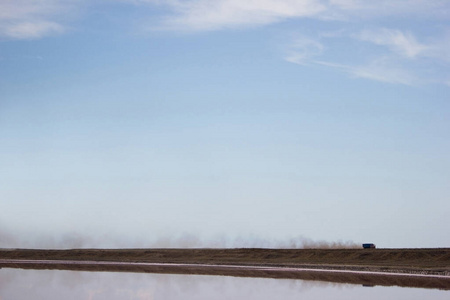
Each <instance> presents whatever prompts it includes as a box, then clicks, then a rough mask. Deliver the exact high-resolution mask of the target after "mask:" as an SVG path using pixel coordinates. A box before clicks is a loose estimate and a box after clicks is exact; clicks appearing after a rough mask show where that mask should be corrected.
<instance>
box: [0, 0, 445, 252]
mask: <svg viewBox="0 0 450 300" xmlns="http://www.w3.org/2000/svg"><path fill="white" fill-rule="evenodd" d="M449 16H450V3H449V2H447V1H441V0H428V1H425V0H413V1H403V0H391V1H387V0H386V1H385V0H382V1H377V2H376V3H372V2H370V1H362V0H327V1H325V0H298V1H292V0H278V1H275V0H265V1H244V2H242V1H236V0H213V1H210V0H188V1H178V0H175V1H166V0H161V1H153V0H111V1H100V0H89V1H88V0H86V1H75V0H64V1H59V0H58V1H57V0H42V1H38V2H35V1H31V0H16V1H5V0H0V248H7V247H32V246H33V245H35V246H39V247H40V245H41V246H46V245H48V246H49V247H58V245H82V246H83V247H85V246H86V245H87V246H86V247H109V246H111V247H114V245H118V246H120V247H127V245H128V247H135V246H136V247H145V246H146V245H154V244H155V243H160V244H166V245H177V244H179V245H184V244H187V245H213V244H217V245H231V246H233V245H237V246H239V245H243V246H245V245H263V246H264V245H272V244H275V245H288V244H289V243H291V241H296V240H297V244H295V242H293V243H294V245H299V246H301V245H302V241H310V242H311V243H323V244H324V245H326V244H333V243H343V244H353V243H354V244H358V245H359V243H363V242H371V243H375V244H377V246H379V247H383V248H422V247H426V248H428V247H450V236H449V234H448V228H449V227H450V221H449V218H448V216H449V215H450V201H449V199H450V198H449V197H450V184H449V183H450V171H449V170H450V155H449V153H450V73H449V66H450V54H449V53H450V51H449V49H450V26H449ZM134 245H135V246H134ZM63 247H65V246H63ZM69 247H71V246H69Z"/></svg>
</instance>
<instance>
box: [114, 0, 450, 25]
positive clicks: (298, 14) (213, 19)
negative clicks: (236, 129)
mask: <svg viewBox="0 0 450 300" xmlns="http://www.w3.org/2000/svg"><path fill="white" fill-rule="evenodd" d="M121 1H127V2H130V3H149V4H163V5H166V6H167V7H168V8H169V9H170V12H169V13H168V14H167V15H166V16H165V18H164V21H163V23H162V24H160V25H161V26H160V29H161V28H163V29H169V30H183V31H185V30H190V31H208V30H221V29H228V28H242V27H249V26H261V25H268V24H272V23H276V22H281V21H284V20H287V19H292V18H315V19H335V20H342V19H347V20H351V21H353V20H354V19H361V18H373V17H377V16H393V15H401V16H403V17H404V16H413V17H417V16H421V17H443V18H448V14H449V13H450V5H449V3H448V1H445V0H378V1H367V0H246V1H243V0H121Z"/></svg>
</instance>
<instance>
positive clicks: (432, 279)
mask: <svg viewBox="0 0 450 300" xmlns="http://www.w3.org/2000/svg"><path fill="white" fill-rule="evenodd" d="M10 262H11V263H8V264H6V263H5V260H3V262H2V261H1V260H0V265H2V266H3V267H7V268H17V269H53V270H72V271H98V272H100V271H101V272H104V271H107V272H131V273H155V274H184V275H220V276H231V277H254V278H274V279H300V280H307V281H322V282H330V283H346V284H356V285H365V286H399V287H410V288H412V287H417V288H428V289H440V290H450V276H448V275H422V274H407V273H383V272H376V271H357V270H345V269H328V270H327V269H301V268H289V267H262V266H242V265H241V266H236V265H234V266H233V265H204V264H202V265H201V264H164V263H124V262H119V263H118V262H88V261H78V262H76V261H75V262H74V263H73V264H69V263H67V262H68V261H59V262H58V261H52V263H44V262H42V263H32V261H31V260H30V261H27V263H24V261H23V260H22V263H21V262H20V261H19V260H14V261H13V260H10Z"/></svg>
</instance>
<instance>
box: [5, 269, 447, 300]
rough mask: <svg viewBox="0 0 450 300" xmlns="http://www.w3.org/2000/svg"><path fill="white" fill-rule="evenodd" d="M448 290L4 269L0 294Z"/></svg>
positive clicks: (127, 297) (150, 299)
mask: <svg viewBox="0 0 450 300" xmlns="http://www.w3.org/2000/svg"><path fill="white" fill-rule="evenodd" d="M449 296H450V292H449V291H442V290H427V289H410V288H392V287H372V288H368V287H363V286H361V285H351V284H336V283H325V282H319V281H303V280H292V279H262V278H236V277H225V276H199V275H167V274H141V273H112V272H77V271H50V270H20V269H5V268H3V269H1V270H0V300H6V299H15V300H22V299H23V300H24V299H33V300H40V299H42V300H43V299H45V300H53V299H55V300H56V299H58V300H59V299H65V300H72V299H81V300H103V299H108V300H115V299H121V300H160V299H183V300H189V299H197V300H198V299H259V300H260V299H302V300H307V299H334V300H335V299H336V300H339V299H358V298H360V299H369V300H370V299H377V300H378V299H408V300H413V299H431V300H433V299H442V300H443V299H448V298H449Z"/></svg>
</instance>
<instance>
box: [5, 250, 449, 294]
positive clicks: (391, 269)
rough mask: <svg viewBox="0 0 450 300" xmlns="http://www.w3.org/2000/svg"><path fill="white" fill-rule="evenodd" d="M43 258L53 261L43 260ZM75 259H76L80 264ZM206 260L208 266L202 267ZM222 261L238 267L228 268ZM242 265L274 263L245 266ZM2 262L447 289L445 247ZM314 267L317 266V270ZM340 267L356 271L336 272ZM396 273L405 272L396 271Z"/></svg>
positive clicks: (26, 255)
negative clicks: (423, 275) (422, 275)
mask: <svg viewBox="0 0 450 300" xmlns="http://www.w3.org/2000/svg"><path fill="white" fill-rule="evenodd" d="M8 260H9V261H8ZM20 261H22V262H23V263H21V262H20ZM43 261H52V262H51V263H45V262H43ZM55 261H56V262H55ZM58 261H60V263H59V262H58ZM68 261H71V262H72V263H69V262H68ZM25 262H26V263H25ZM73 262H75V263H73ZM76 262H79V264H77V263H76ZM96 262H117V264H109V263H108V264H99V263H96ZM127 262H130V263H153V264H189V265H184V266H183V265H146V266H144V265H131V264H128V265H127V264H126V263H127ZM124 263H125V264H124ZM205 264H206V265H208V266H206V267H205V266H203V265H205ZM227 266H242V267H238V268H235V267H233V268H232V267H227ZM244 266H249V267H274V268H267V269H261V268H245V267H244ZM1 267H5V268H21V269H56V270H78V271H108V272H145V273H170V274H198V275H225V276H239V277H266V278H285V279H302V280H319V281H328V282H336V283H351V284H362V285H385V286H390V285H396V286H403V287H421V288H434V289H436V288H437V289H444V290H449V289H450V248H441V249H249V248H244V249H72V250H36V249H2V250H0V268H1ZM275 267H279V268H275ZM292 268H306V269H310V270H309V271H308V270H294V269H292ZM314 270H317V271H314ZM318 270H321V271H320V272H319V271H318ZM341 270H345V271H356V272H347V273H340V272H336V271H341ZM361 271H362V272H361ZM364 271H369V272H383V273H385V274H366V273H364ZM394 273H397V274H396V275H395V276H393V275H389V274H394ZM398 273H402V274H404V275H400V276H399V274H398ZM411 274H426V275H437V276H434V277H433V276H431V277H430V276H425V277H420V276H416V275H414V276H411Z"/></svg>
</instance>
